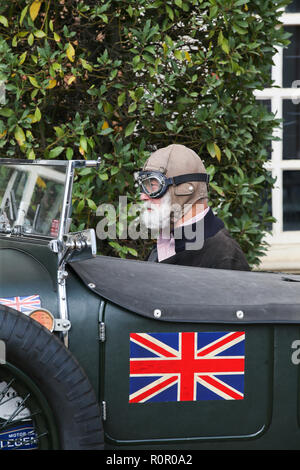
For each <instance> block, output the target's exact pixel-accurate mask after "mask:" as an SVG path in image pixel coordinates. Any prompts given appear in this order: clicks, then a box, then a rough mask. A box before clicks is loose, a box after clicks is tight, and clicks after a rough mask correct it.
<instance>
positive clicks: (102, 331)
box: [99, 321, 106, 343]
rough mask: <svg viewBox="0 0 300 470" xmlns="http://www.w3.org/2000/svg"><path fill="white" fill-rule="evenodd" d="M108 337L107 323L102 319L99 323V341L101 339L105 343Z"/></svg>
mask: <svg viewBox="0 0 300 470" xmlns="http://www.w3.org/2000/svg"><path fill="white" fill-rule="evenodd" d="M105 339H106V337H105V323H104V322H103V321H101V322H100V323H99V341H101V343H104V341H105Z"/></svg>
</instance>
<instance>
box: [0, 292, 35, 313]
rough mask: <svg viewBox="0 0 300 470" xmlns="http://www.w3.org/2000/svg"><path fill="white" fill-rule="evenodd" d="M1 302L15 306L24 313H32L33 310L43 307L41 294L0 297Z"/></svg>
mask: <svg viewBox="0 0 300 470" xmlns="http://www.w3.org/2000/svg"><path fill="white" fill-rule="evenodd" d="M0 304H3V305H6V306H7V307H11V308H14V309H15V310H18V311H19V312H22V313H25V314H26V313H30V312H32V310H35V309H36V308H40V307H41V300H40V297H39V295H29V296H23V297H22V296H18V297H0Z"/></svg>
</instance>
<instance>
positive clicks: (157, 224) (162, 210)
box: [140, 191, 171, 231]
mask: <svg viewBox="0 0 300 470" xmlns="http://www.w3.org/2000/svg"><path fill="white" fill-rule="evenodd" d="M148 207H151V209H152V210H151V211H149V210H148V209H147V208H148ZM170 215H171V196H170V193H169V192H168V191H167V192H166V194H165V195H164V196H163V197H162V198H161V201H160V204H159V205H157V204H153V203H151V201H150V200H147V201H143V210H142V212H141V216H140V217H141V222H142V223H143V224H144V225H145V226H146V227H147V228H148V229H150V230H157V231H158V230H163V229H166V228H169V227H170Z"/></svg>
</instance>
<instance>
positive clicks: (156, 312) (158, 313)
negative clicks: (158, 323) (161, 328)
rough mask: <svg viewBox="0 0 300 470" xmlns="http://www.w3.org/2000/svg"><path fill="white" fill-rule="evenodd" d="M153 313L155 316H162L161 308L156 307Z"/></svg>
mask: <svg viewBox="0 0 300 470" xmlns="http://www.w3.org/2000/svg"><path fill="white" fill-rule="evenodd" d="M153 315H154V316H155V318H160V317H161V310H159V309H158V308H156V309H155V310H154V312H153Z"/></svg>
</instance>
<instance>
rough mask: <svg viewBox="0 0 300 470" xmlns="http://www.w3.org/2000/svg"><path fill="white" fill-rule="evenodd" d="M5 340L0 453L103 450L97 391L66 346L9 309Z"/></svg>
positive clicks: (3, 316) (3, 320) (4, 317)
mask: <svg viewBox="0 0 300 470" xmlns="http://www.w3.org/2000/svg"><path fill="white" fill-rule="evenodd" d="M0 340H1V341H2V345H4V346H5V362H4V363H3V364H1V361H0V449H13V450H16V449H22V450H23V449H51V450H52V449H64V450H92V449H96V450H100V449H103V429H102V420H101V413H100V408H99V405H98V403H97V400H96V396H95V392H94V390H93V388H92V386H91V384H90V382H89V380H88V378H87V376H86V374H85V372H84V371H83V369H82V368H81V366H80V365H79V363H78V362H77V360H76V359H75V358H74V356H73V355H72V354H71V352H70V351H69V350H68V349H67V348H66V347H65V346H64V345H63V344H62V342H61V341H60V340H59V339H58V338H57V337H56V336H55V335H54V334H52V333H50V332H49V331H48V330H46V329H45V328H44V327H43V326H41V325H40V324H39V323H37V322H36V321H35V320H32V319H31V318H29V317H27V316H26V315H24V314H22V313H20V312H17V311H16V310H14V309H11V308H9V307H6V306H4V305H0ZM0 359H1V358H0Z"/></svg>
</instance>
